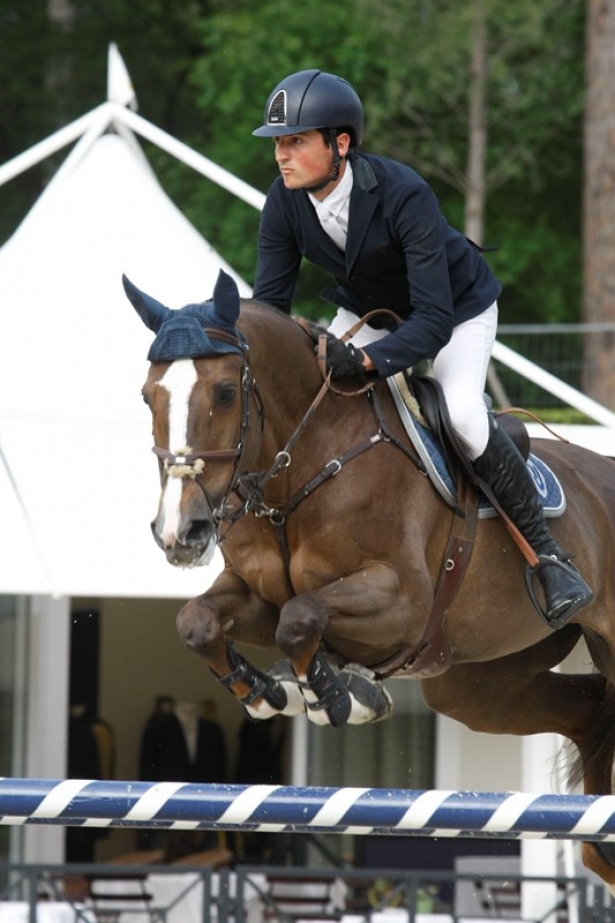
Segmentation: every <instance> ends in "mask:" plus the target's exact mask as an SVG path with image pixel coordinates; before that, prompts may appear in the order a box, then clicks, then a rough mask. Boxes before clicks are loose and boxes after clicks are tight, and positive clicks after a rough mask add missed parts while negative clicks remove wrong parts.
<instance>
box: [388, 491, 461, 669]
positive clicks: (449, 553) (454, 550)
mask: <svg viewBox="0 0 615 923" xmlns="http://www.w3.org/2000/svg"><path fill="white" fill-rule="evenodd" d="M457 489H458V498H459V501H458V504H457V506H456V508H455V512H454V516H453V522H452V526H451V532H450V536H449V540H448V544H447V546H446V551H445V552H444V558H443V561H442V567H441V570H440V574H439V576H438V582H437V584H436V589H435V593H434V600H433V605H432V607H431V612H430V613H429V618H428V619H427V626H426V628H425V633H424V635H423V637H422V639H421V641H420V642H419V643H418V644H417V646H416V647H413V648H411V647H407V648H404V649H402V650H401V651H399V652H398V653H397V654H395V655H394V656H393V657H391V658H390V659H389V660H387V661H385V662H384V663H382V664H379V665H378V666H376V667H372V668H371V669H372V670H373V671H374V673H375V674H376V676H377V677H378V679H386V678H387V677H389V676H399V675H402V674H403V675H404V676H415V677H420V678H422V679H427V678H428V677H430V676H438V675H439V674H440V673H444V672H446V670H448V668H449V667H450V665H451V661H452V654H451V649H450V645H449V643H448V639H447V637H446V632H445V628H444V621H445V619H446V615H447V613H448V610H449V608H450V607H451V605H452V603H453V600H454V599H455V596H456V595H457V591H458V590H459V587H460V586H461V581H462V580H463V578H464V575H465V572H466V570H467V568H468V565H469V563H470V557H471V554H472V548H473V547H474V536H475V533H476V523H477V520H478V493H477V491H476V488H475V487H474V486H473V485H472V484H470V483H469V482H468V481H467V479H466V478H465V477H463V475H462V474H460V475H459V477H458V488H457Z"/></svg>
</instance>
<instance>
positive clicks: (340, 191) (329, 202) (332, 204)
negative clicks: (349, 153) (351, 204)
mask: <svg viewBox="0 0 615 923" xmlns="http://www.w3.org/2000/svg"><path fill="white" fill-rule="evenodd" d="M351 192H352V167H351V166H350V163H349V162H348V161H346V169H345V170H344V175H343V176H342V178H341V180H340V181H339V183H338V184H337V186H336V187H335V189H333V190H332V191H331V192H330V193H329V195H328V196H327V197H326V198H325V199H323V200H322V201H320V200H319V199H317V198H316V197H315V196H313V195H312V193H311V192H309V193H308V195H309V197H310V199H311V200H312V203H313V205H314V207H315V208H316V210H317V211H318V209H319V207H321V206H324V207H325V208H326V210H327V211H328V212H329V213H330V214H331V215H335V216H336V217H338V216H339V213H340V212H341V210H342V209H343V208H344V206H345V205H346V204H347V202H348V199H349V198H350V193H351Z"/></svg>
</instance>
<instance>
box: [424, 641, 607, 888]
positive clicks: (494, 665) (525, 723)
mask: <svg viewBox="0 0 615 923" xmlns="http://www.w3.org/2000/svg"><path fill="white" fill-rule="evenodd" d="M575 630H576V626H573V625H570V626H568V627H566V628H563V629H562V630H561V631H559V632H556V633H555V634H553V635H550V636H549V637H548V638H547V639H545V641H543V642H541V643H540V644H537V645H535V646H534V647H532V648H530V649H529V650H527V651H522V652H520V653H519V654H514V655H512V656H510V657H504V658H502V659H500V660H497V661H493V662H491V663H484V664H483V663H481V664H467V665H460V666H454V667H452V668H451V669H450V670H449V671H448V672H447V673H446V674H443V675H442V676H440V677H435V678H433V679H429V680H424V681H423V682H422V684H421V686H422V690H423V695H424V698H425V701H426V703H427V704H428V705H429V706H430V707H431V708H433V709H434V710H436V711H439V712H441V713H442V714H446V715H449V716H450V717H452V718H455V719H457V720H458V721H461V722H462V723H463V724H465V725H467V726H468V727H469V728H472V729H473V730H477V731H484V732H486V733H491V734H518V735H527V734H540V733H554V734H560V735H562V736H563V737H566V738H567V739H568V740H571V741H572V742H573V743H574V744H575V746H576V747H577V750H578V753H579V757H578V760H577V762H576V763H575V765H574V766H573V769H572V771H571V774H570V780H571V782H579V781H581V780H582V781H583V789H584V792H585V794H594V795H602V794H610V793H611V791H612V774H613V757H614V753H615V689H614V688H613V686H612V685H611V684H610V683H609V682H608V681H607V680H606V679H605V677H604V676H602V675H601V674H599V673H591V674H589V673H585V674H579V675H570V674H565V673H556V672H553V671H552V668H553V667H554V666H555V665H556V664H557V663H559V662H561V660H562V659H563V657H565V656H566V654H567V653H568V650H567V648H568V649H571V648H572V646H573V645H574V641H575V638H576V636H577V634H578V632H576V631H575ZM569 642H572V643H569ZM613 845H614V844H611V843H584V844H583V862H584V864H585V865H586V866H587V867H588V868H590V869H591V870H592V871H594V872H595V873H596V874H597V875H599V876H600V877H601V878H602V879H603V880H604V881H605V882H606V883H607V884H608V885H609V886H610V888H611V890H613V892H614V893H615V848H613Z"/></svg>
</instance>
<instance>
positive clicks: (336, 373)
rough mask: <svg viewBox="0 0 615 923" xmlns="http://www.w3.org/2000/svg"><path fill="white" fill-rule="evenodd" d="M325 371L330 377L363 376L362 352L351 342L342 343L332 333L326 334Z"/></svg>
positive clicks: (364, 370)
mask: <svg viewBox="0 0 615 923" xmlns="http://www.w3.org/2000/svg"><path fill="white" fill-rule="evenodd" d="M326 368H327V372H331V378H357V377H359V376H364V375H365V372H366V369H365V367H364V365H363V353H362V352H361V350H360V349H357V348H356V346H353V345H352V343H344V342H343V341H342V340H339V339H338V338H337V337H336V336H333V334H332V333H328V334H327V360H326Z"/></svg>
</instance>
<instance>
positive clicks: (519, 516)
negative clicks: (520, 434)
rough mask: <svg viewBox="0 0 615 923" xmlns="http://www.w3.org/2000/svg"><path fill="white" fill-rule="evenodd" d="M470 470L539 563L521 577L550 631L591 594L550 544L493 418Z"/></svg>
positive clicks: (513, 450)
mask: <svg viewBox="0 0 615 923" xmlns="http://www.w3.org/2000/svg"><path fill="white" fill-rule="evenodd" d="M474 470H475V472H476V474H477V475H478V477H479V478H481V479H482V480H483V481H484V482H485V483H486V484H487V486H488V487H490V488H491V490H492V491H493V495H494V497H495V499H496V500H497V501H498V503H499V504H500V506H501V507H502V509H503V510H504V512H505V513H506V514H507V516H509V517H510V519H511V520H512V522H513V523H514V524H515V526H516V527H517V528H518V529H519V531H520V532H521V534H522V535H523V537H524V538H525V539H526V541H527V542H529V544H530V545H531V547H532V549H533V550H534V551H535V552H536V554H537V555H538V557H539V558H540V563H539V564H538V565H536V567H534V568H528V571H527V572H526V583H527V587H528V591H529V594H530V598H531V600H532V602H533V603H534V605H535V606H536V608H537V609H538V612H539V613H540V615H541V616H542V617H543V618H544V620H545V621H546V623H547V624H548V625H549V627H550V628H561V627H562V626H563V625H565V624H566V622H567V621H568V620H569V619H570V618H572V616H573V615H574V614H575V612H578V610H579V609H581V608H582V607H583V606H587V605H588V604H589V603H590V602H591V601H592V599H593V598H594V594H593V593H592V591H591V589H590V588H589V587H588V585H587V584H586V583H585V581H584V580H583V578H582V577H581V575H580V574H579V572H578V571H577V570H576V568H575V567H574V566H573V565H572V564H571V563H570V557H569V555H567V554H565V553H564V552H563V551H562V550H561V548H560V547H559V546H558V545H557V543H556V542H555V540H554V539H553V537H552V535H551V533H550V532H549V530H548V528H547V524H546V522H545V518H544V514H543V511H542V506H541V503H540V500H539V499H538V494H537V493H536V487H535V486H534V482H533V481H532V477H531V475H530V473H529V471H528V469H527V466H526V464H525V462H524V460H523V458H522V456H521V453H520V452H519V451H518V449H517V447H516V446H515V444H514V443H513V441H512V440H511V439H510V437H509V436H508V434H507V433H506V432H505V431H504V429H503V428H502V427H501V426H498V425H497V423H496V421H495V420H494V419H492V418H490V433H489V442H488V444H487V448H486V449H485V451H484V452H483V454H482V455H481V456H480V458H477V459H476V461H475V462H474ZM534 576H536V577H538V580H539V581H540V584H541V586H542V589H543V593H544V597H545V609H544V610H543V609H541V607H540V605H539V604H538V602H537V600H536V598H535V596H534V592H533V589H532V580H533V577H534Z"/></svg>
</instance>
